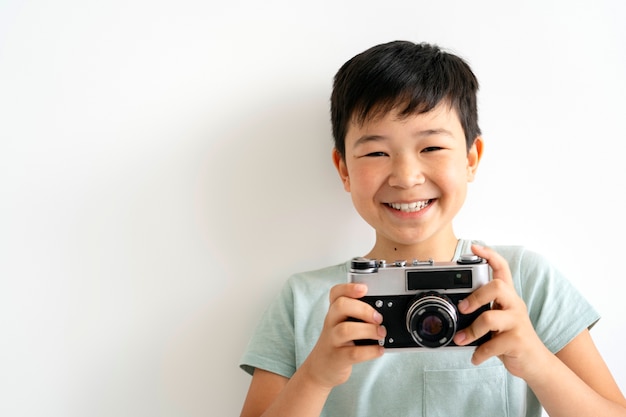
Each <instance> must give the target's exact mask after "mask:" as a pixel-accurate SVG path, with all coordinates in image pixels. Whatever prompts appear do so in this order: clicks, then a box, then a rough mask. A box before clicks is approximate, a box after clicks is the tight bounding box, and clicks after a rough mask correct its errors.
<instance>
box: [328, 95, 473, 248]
mask: <svg viewBox="0 0 626 417" xmlns="http://www.w3.org/2000/svg"><path fill="white" fill-rule="evenodd" d="M345 143H346V147H345V158H341V156H340V155H339V154H338V153H337V152H336V151H335V152H334V154H333V161H334V163H335V166H336V167H337V170H338V172H339V175H340V176H341V178H342V180H343V183H344V188H345V190H346V191H348V192H350V193H351V196H352V201H353V203H354V206H355V208H356V210H357V211H358V212H359V214H360V215H361V216H362V217H363V219H364V220H365V221H366V222H367V223H369V224H370V225H371V226H372V227H373V228H374V229H375V230H376V246H375V249H374V252H376V253H377V255H382V253H380V252H388V251H391V250H396V249H399V247H404V248H405V249H407V248H408V247H416V245H417V246H422V247H424V248H426V247H434V248H436V247H438V246H437V245H439V246H441V245H448V244H450V242H452V241H454V242H455V241H456V238H455V237H454V233H453V231H452V220H453V218H454V216H455V215H456V214H457V213H458V211H459V210H460V208H461V206H462V205H463V202H464V201H465V196H466V192H467V183H468V182H470V181H472V180H473V179H474V175H475V172H476V169H477V167H478V162H479V160H480V156H481V152H482V140H481V139H480V138H477V140H476V141H475V142H474V144H473V145H472V147H471V148H470V149H469V150H468V149H467V147H466V144H465V135H464V132H463V128H462V127H461V123H460V120H459V117H458V115H457V113H456V111H455V110H454V109H453V108H452V107H450V106H448V105H447V103H440V104H439V105H438V106H437V107H435V108H434V109H433V110H431V111H430V112H428V113H423V114H418V115H410V116H408V117H398V113H397V111H396V110H393V111H391V112H389V113H387V114H386V115H384V116H382V117H378V118H374V119H373V120H369V121H366V122H365V123H364V124H363V125H362V126H361V125H359V124H357V123H354V122H352V123H351V124H350V125H349V127H348V131H347V134H346V140H345ZM433 245H435V246H433ZM392 248H393V249H392Z"/></svg>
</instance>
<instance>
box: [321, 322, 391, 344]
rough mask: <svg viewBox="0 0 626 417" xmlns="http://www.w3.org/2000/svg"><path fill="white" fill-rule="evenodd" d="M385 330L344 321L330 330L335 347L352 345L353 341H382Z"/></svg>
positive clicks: (375, 325) (376, 326)
mask: <svg viewBox="0 0 626 417" xmlns="http://www.w3.org/2000/svg"><path fill="white" fill-rule="evenodd" d="M385 336H387V330H386V329H385V327H384V326H380V325H377V324H370V323H364V322H358V321H344V322H341V323H339V324H338V325H337V326H335V327H334V328H333V330H332V340H333V344H334V345H335V346H338V347H339V346H345V345H352V344H354V341H355V340H384V339H385Z"/></svg>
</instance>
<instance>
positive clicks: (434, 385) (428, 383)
mask: <svg viewBox="0 0 626 417" xmlns="http://www.w3.org/2000/svg"><path fill="white" fill-rule="evenodd" d="M506 385H507V378H506V369H505V368H504V366H502V365H499V366H488V367H477V368H472V369H449V370H440V371H436V370H431V371H425V373H424V402H423V405H424V416H425V417H496V416H497V417H508V415H509V413H508V406H507V386H506Z"/></svg>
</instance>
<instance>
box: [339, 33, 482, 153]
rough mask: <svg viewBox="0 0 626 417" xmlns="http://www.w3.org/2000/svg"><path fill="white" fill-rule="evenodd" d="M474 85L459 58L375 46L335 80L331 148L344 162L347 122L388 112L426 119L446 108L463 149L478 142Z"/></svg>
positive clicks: (402, 46) (424, 46)
mask: <svg viewBox="0 0 626 417" xmlns="http://www.w3.org/2000/svg"><path fill="white" fill-rule="evenodd" d="M477 92H478V80H477V79H476V76H475V75H474V73H473V72H472V70H471V68H470V66H469V65H468V64H467V63H466V62H465V61H464V60H463V59H461V58H459V57H458V56H456V55H454V54H452V53H448V52H445V51H443V50H442V49H441V48H439V47H438V46H436V45H431V44H428V43H419V44H416V43H413V42H408V41H394V42H389V43H384V44H380V45H376V46H374V47H372V48H369V49H367V50H366V51H364V52H362V53H360V54H358V55H356V56H354V57H353V58H352V59H350V60H349V61H347V62H346V63H345V64H344V65H343V66H342V67H341V68H340V69H339V71H337V74H336V75H335V78H334V83H333V91H332V94H331V106H330V108H331V110H330V111H331V121H332V129H333V137H334V141H335V148H336V149H337V150H338V151H339V153H340V154H341V156H342V157H345V139H346V133H347V130H348V125H349V124H350V122H352V121H355V122H357V123H364V122H366V121H367V120H370V119H371V118H373V117H376V116H378V115H385V114H387V113H388V112H389V111H391V110H392V109H395V108H398V107H399V106H405V107H404V108H402V109H400V114H401V115H403V116H409V115H411V114H419V113H426V112H428V111H430V110H432V109H433V108H434V107H436V106H437V105H438V104H439V103H440V102H442V101H443V102H446V101H447V102H448V104H449V105H451V106H452V107H453V108H454V109H455V110H456V112H457V113H458V115H459V119H460V121H461V126H462V127H463V131H464V132H465V141H466V144H467V149H469V148H470V147H471V145H472V144H473V143H474V140H475V139H476V137H477V136H479V135H480V128H479V127H478V109H477V97H476V95H477Z"/></svg>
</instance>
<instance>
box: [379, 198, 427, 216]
mask: <svg viewBox="0 0 626 417" xmlns="http://www.w3.org/2000/svg"><path fill="white" fill-rule="evenodd" d="M429 203H430V200H423V201H416V202H414V203H389V206H390V207H392V208H394V209H396V210H400V211H403V212H405V213H413V212H416V211H420V210H422V209H423V208H425V207H426V206H427V205H428V204H429Z"/></svg>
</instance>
